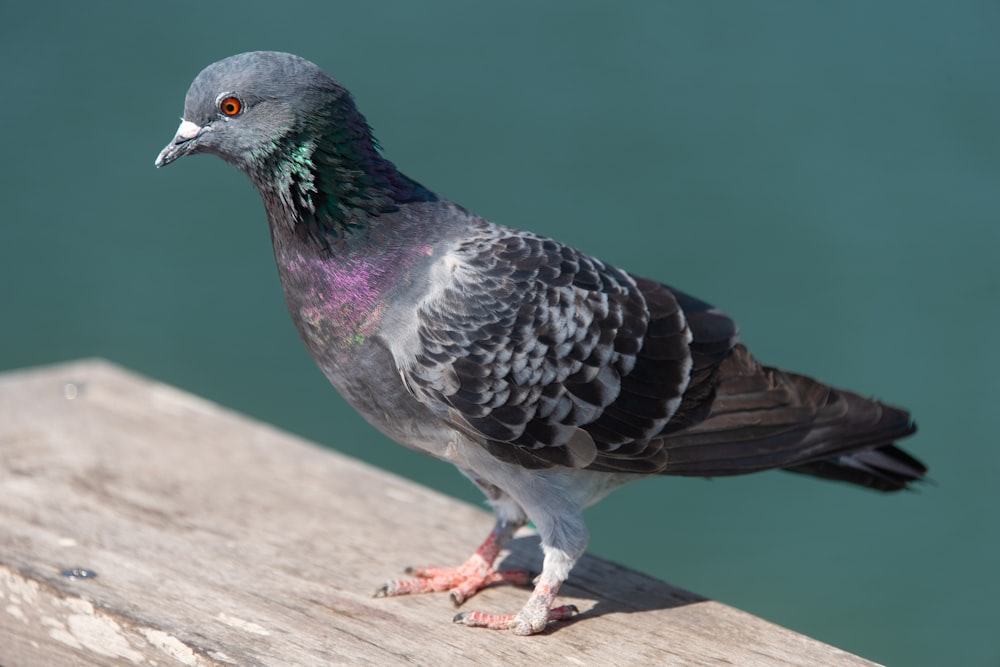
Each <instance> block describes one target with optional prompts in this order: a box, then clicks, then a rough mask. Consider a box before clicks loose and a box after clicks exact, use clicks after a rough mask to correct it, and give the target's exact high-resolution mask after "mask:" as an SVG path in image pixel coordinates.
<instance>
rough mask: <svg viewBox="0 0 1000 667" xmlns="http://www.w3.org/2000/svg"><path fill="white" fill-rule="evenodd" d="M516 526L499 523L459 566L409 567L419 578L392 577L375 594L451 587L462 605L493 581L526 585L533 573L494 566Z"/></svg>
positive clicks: (453, 594) (436, 589)
mask: <svg viewBox="0 0 1000 667" xmlns="http://www.w3.org/2000/svg"><path fill="white" fill-rule="evenodd" d="M517 528H518V526H515V525H513V524H498V525H497V526H496V527H495V528H494V529H493V532H491V533H490V534H489V537H487V538H486V541H485V542H483V544H482V546H480V547H479V548H478V549H477V550H476V553H474V554H472V556H471V557H470V558H469V560H467V561H466V562H465V563H463V564H462V565H460V566H458V567H451V568H440V567H421V568H407V570H406V572H407V574H412V575H413V576H415V577H416V579H410V580H405V581H390V582H388V583H387V584H385V585H384V586H382V587H381V588H379V589H378V590H377V591H375V597H391V596H396V595H409V594H411V593H436V592H440V591H449V592H450V593H451V599H452V601H453V602H454V603H455V604H456V605H460V604H462V603H463V602H465V601H466V600H467V599H469V598H470V597H472V596H473V595H474V594H475V593H476V592H478V591H480V590H482V589H483V588H485V587H487V586H490V585H492V584H498V583H508V584H520V585H526V584H528V583H529V582H530V581H531V574H530V573H529V572H528V571H527V570H503V571H498V570H494V569H493V562H494V561H495V560H496V559H497V556H499V555H500V551H501V550H502V549H503V548H504V547H505V546H506V545H507V543H508V542H510V540H511V538H512V537H513V536H514V531H516V530H517Z"/></svg>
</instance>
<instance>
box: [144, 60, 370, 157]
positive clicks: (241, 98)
mask: <svg viewBox="0 0 1000 667" xmlns="http://www.w3.org/2000/svg"><path fill="white" fill-rule="evenodd" d="M337 113H340V114H347V115H349V116H355V115H357V111H356V110H355V109H354V105H353V102H352V101H351V98H350V95H349V94H348V93H347V91H346V90H344V88H343V87H342V86H340V84H338V83H337V82H336V81H335V80H334V79H333V78H331V77H330V76H328V75H327V74H325V73H324V72H323V71H322V70H320V69H319V67H317V66H316V65H314V64H313V63H311V62H309V61H308V60H305V59H304V58H300V57H298V56H294V55H292V54H289V53H279V52H275V51H254V52H251V53H241V54H239V55H236V56H231V57H229V58H226V59H225V60H220V61H219V62H216V63H213V64H211V65H209V66H208V67H206V68H205V69H204V70H202V72H201V73H200V74H199V75H198V76H197V77H196V78H195V80H194V82H193V83H192V84H191V87H190V89H188V93H187V97H186V99H185V101H184V117H183V118H182V122H181V125H180V127H179V128H178V130H177V135H176V136H175V137H174V139H173V141H171V142H170V143H169V144H167V146H166V148H164V149H163V150H162V151H161V152H160V154H159V156H158V157H157V158H156V166H157V167H162V166H164V165H167V164H170V163H171V162H173V161H174V160H176V159H177V158H179V157H183V156H184V155H190V154H193V153H211V154H214V155H218V156H219V157H221V158H223V159H224V160H226V161H227V162H231V163H233V164H235V165H236V166H238V167H239V168H241V169H242V170H243V171H246V172H248V173H249V172H251V171H252V169H253V165H254V163H257V162H260V161H261V160H262V159H264V158H265V157H266V156H267V155H268V154H270V153H271V152H273V151H274V150H275V149H276V147H277V146H278V144H279V143H281V139H282V138H283V137H286V136H288V135H294V134H295V133H297V132H300V131H302V130H303V128H304V127H305V126H306V125H307V124H308V123H309V122H310V119H314V118H317V117H325V118H327V119H329V118H331V117H332V116H334V115H335V114H337ZM334 120H336V119H334ZM347 120H349V121H354V122H357V121H356V119H355V118H349V119H347ZM360 122H361V124H362V125H364V121H363V119H361V120H360ZM352 124H353V123H352ZM365 128H366V129H367V126H365Z"/></svg>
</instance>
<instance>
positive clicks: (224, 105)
mask: <svg viewBox="0 0 1000 667" xmlns="http://www.w3.org/2000/svg"><path fill="white" fill-rule="evenodd" d="M219 111H221V112H222V113H224V114H226V115H227V116H238V115H239V114H240V112H241V111H243V103H242V102H240V99H239V98H238V97H233V96H232V95H230V96H229V97H224V98H222V100H221V101H220V102H219Z"/></svg>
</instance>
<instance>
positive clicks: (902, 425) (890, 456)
mask: <svg viewBox="0 0 1000 667" xmlns="http://www.w3.org/2000/svg"><path fill="white" fill-rule="evenodd" d="M715 376H716V377H715V378H713V379H714V381H715V382H714V384H715V391H714V394H713V395H712V397H711V398H710V401H711V407H710V409H709V410H708V414H707V416H706V418H705V419H704V420H702V421H700V422H698V423H696V424H693V425H690V426H688V427H687V428H684V429H682V430H679V431H677V432H675V433H672V434H670V435H669V436H667V437H666V439H665V441H664V443H663V445H664V447H665V448H666V449H667V452H668V454H667V458H668V464H667V467H666V469H665V470H664V471H663V472H664V473H666V474H673V475H694V476H704V477H714V476H719V475H737V474H743V473H749V472H756V471H759V470H768V469H774V468H780V469H783V470H788V471H790V472H796V473H801V474H806V475H813V476H816V477H823V478H826V479H834V480H839V481H843V482H850V483H852V484H857V485H860V486H865V487H868V488H871V489H877V490H879V491H898V490H900V489H904V488H907V486H908V485H909V484H911V483H912V482H915V481H917V480H919V479H921V478H922V477H923V476H924V474H925V473H926V472H927V468H926V467H925V466H924V465H923V464H922V463H921V462H920V461H918V460H917V459H915V458H913V457H912V456H910V455H909V454H907V453H906V452H904V451H903V450H901V449H899V448H898V447H896V446H895V444H894V443H895V441H896V440H898V439H900V438H904V437H906V436H908V435H911V434H912V433H914V432H915V431H916V425H915V424H914V423H913V421H912V420H911V419H910V414H909V413H908V412H907V411H906V410H903V409H901V408H897V407H893V406H890V405H886V404H885V403H880V402H878V401H875V400H873V399H869V398H864V397H863V396H859V395H858V394H855V393H853V392H850V391H845V390H841V389H835V388H833V387H830V386H829V385H825V384H823V383H821V382H817V381H816V380H813V379H812V378H808V377H806V376H804V375H797V374H795V373H789V372H786V371H782V370H780V369H777V368H771V367H768V366H761V365H760V364H758V363H757V361H756V360H754V358H753V357H752V356H751V355H750V353H749V352H747V350H746V348H745V347H743V346H742V345H736V346H735V347H734V348H733V350H732V353H731V354H730V356H729V357H728V358H727V359H726V360H725V361H723V362H722V363H721V364H719V366H718V367H717V369H716V373H715Z"/></svg>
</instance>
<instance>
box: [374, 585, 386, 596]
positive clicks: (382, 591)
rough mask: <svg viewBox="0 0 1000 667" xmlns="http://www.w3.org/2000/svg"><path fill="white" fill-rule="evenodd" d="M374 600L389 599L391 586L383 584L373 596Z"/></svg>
mask: <svg viewBox="0 0 1000 667" xmlns="http://www.w3.org/2000/svg"><path fill="white" fill-rule="evenodd" d="M372 597H373V598H387V597H389V584H383V585H381V586H379V587H378V588H376V589H375V592H374V593H373V594H372Z"/></svg>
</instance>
